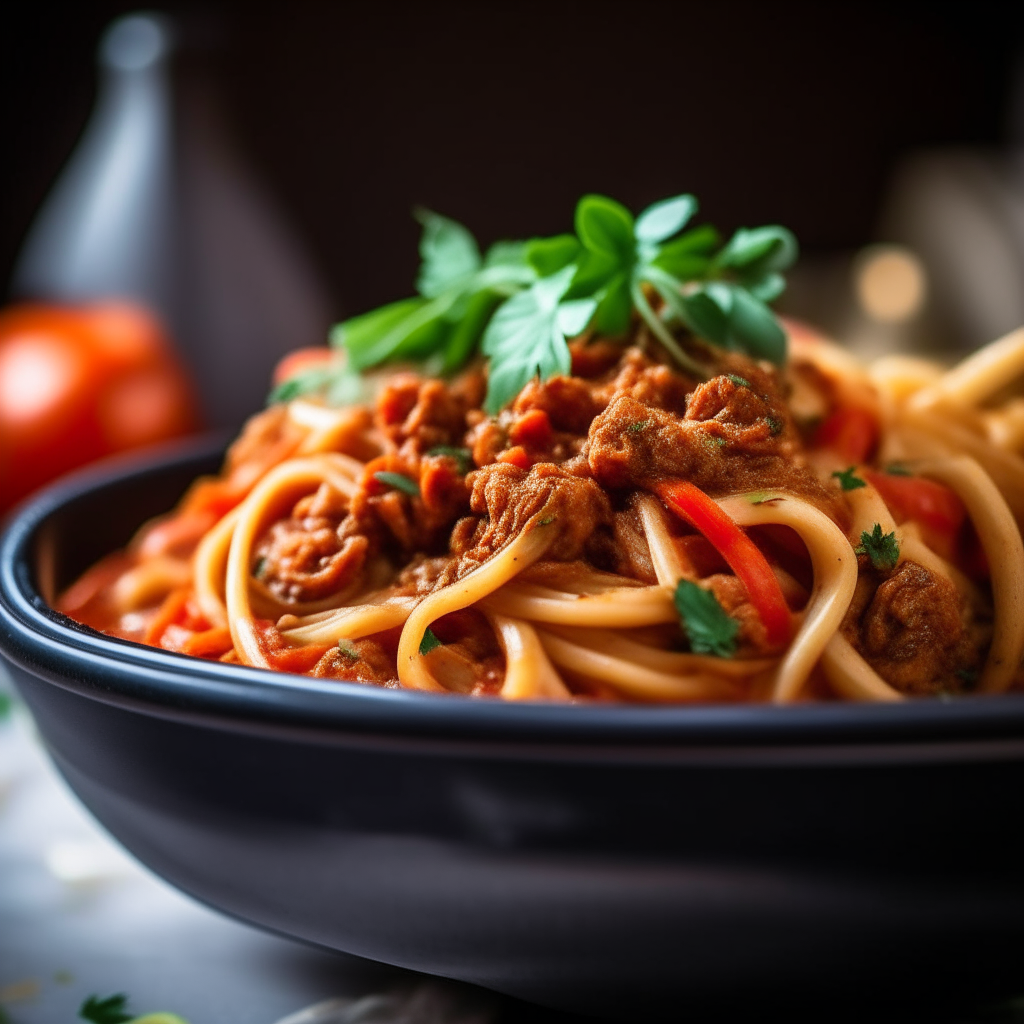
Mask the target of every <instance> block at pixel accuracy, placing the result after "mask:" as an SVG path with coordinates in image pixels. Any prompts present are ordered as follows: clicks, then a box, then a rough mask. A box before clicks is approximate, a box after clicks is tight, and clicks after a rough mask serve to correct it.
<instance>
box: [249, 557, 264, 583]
mask: <svg viewBox="0 0 1024 1024" xmlns="http://www.w3.org/2000/svg"><path fill="white" fill-rule="evenodd" d="M266 568H267V560H266V559H265V558H257V559H256V564H255V565H254V566H253V568H252V574H253V576H255V577H256V579H258V580H261V579H263V573H264V572H265V571H266Z"/></svg>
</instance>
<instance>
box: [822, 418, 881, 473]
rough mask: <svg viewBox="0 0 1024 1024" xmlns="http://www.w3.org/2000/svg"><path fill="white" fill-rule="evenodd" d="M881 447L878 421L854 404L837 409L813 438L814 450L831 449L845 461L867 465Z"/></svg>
mask: <svg viewBox="0 0 1024 1024" xmlns="http://www.w3.org/2000/svg"><path fill="white" fill-rule="evenodd" d="M877 444H878V421H877V420H876V419H875V417H874V416H873V415H872V414H871V413H870V412H868V410H867V409H862V408H860V407H858V406H855V405H847V406H843V407H842V408H840V409H836V411H835V412H834V413H832V415H831V416H829V417H828V418H827V419H826V420H825V422H824V423H822V424H821V426H820V427H818V429H817V431H816V432H815V435H814V441H813V446H814V447H815V448H831V449H832V450H833V451H834V452H835V453H836V454H837V455H838V456H839V457H840V458H841V459H842V460H843V461H844V462H854V463H859V462H866V461H867V459H868V457H869V456H870V455H871V453H872V452H873V451H874V450H875V447H876V446H877Z"/></svg>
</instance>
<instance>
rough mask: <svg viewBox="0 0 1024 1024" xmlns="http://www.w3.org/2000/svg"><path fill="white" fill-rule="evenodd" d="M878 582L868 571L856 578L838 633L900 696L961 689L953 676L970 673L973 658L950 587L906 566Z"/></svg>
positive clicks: (913, 565)
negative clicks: (901, 694) (855, 584)
mask: <svg viewBox="0 0 1024 1024" xmlns="http://www.w3.org/2000/svg"><path fill="white" fill-rule="evenodd" d="M879 580H880V577H879V576H878V574H876V573H875V572H874V571H872V570H868V571H867V572H866V573H865V574H864V575H862V576H861V578H860V580H859V581H858V586H857V593H856V595H855V597H854V600H853V602H852V603H851V605H850V611H849V612H848V613H847V616H846V619H845V620H844V622H843V634H844V635H845V636H846V637H847V639H848V640H849V641H850V642H851V643H852V644H853V645H854V647H856V649H857V650H858V651H859V652H860V654H861V655H862V656H863V657H864V658H865V660H866V661H867V662H868V663H869V664H870V665H871V667H872V668H873V669H874V670H875V671H876V672H877V673H878V674H879V675H880V676H881V677H882V678H883V679H884V680H885V681H886V682H888V683H889V684H890V685H891V686H893V687H895V688H896V689H897V690H899V691H900V692H902V693H910V694H925V693H935V692H936V691H938V690H958V689H962V688H963V686H964V682H963V678H961V676H959V675H958V672H959V673H964V672H965V671H968V672H969V671H970V670H972V669H974V668H975V667H976V663H977V660H978V653H977V651H976V650H975V648H974V645H973V644H972V642H971V640H970V637H969V635H968V633H967V630H966V629H965V626H964V608H963V602H962V601H961V598H960V595H959V594H958V593H957V591H956V588H955V587H954V586H953V584H952V583H950V582H949V581H948V580H947V579H945V578H944V577H942V576H937V575H936V574H934V573H933V572H931V570H929V569H926V568H925V567H924V566H922V565H919V564H918V563H917V562H911V561H907V562H903V563H902V564H901V565H900V566H899V567H898V568H897V569H896V570H894V571H893V573H892V574H891V575H890V576H889V577H888V578H887V579H884V580H881V582H879Z"/></svg>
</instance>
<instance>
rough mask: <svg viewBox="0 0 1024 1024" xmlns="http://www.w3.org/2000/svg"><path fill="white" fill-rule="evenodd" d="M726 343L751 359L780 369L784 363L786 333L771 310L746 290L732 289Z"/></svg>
mask: <svg viewBox="0 0 1024 1024" xmlns="http://www.w3.org/2000/svg"><path fill="white" fill-rule="evenodd" d="M732 293H733V294H732V309H731V310H730V311H729V341H730V342H731V343H732V344H733V345H735V346H737V347H740V348H743V349H744V350H745V351H746V352H748V353H749V354H750V355H752V356H756V357H758V358H760V359H768V360H770V361H771V362H773V363H776V364H777V365H779V366H781V365H782V364H783V363H784V362H785V361H786V334H785V332H784V331H783V330H782V328H781V327H780V326H779V322H778V320H776V319H775V316H774V315H773V314H772V311H771V310H770V309H769V308H768V307H767V306H766V305H765V304H764V303H763V302H761V300H760V299H756V298H754V296H753V295H751V294H750V292H748V291H747V290H746V289H745V288H740V287H734V288H733V289H732Z"/></svg>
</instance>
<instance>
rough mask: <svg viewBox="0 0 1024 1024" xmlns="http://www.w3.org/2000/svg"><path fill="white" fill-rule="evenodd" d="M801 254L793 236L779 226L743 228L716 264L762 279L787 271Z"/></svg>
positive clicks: (732, 239)
mask: <svg viewBox="0 0 1024 1024" xmlns="http://www.w3.org/2000/svg"><path fill="white" fill-rule="evenodd" d="M798 251H799V250H798V247H797V244H796V238H794V237H793V233H792V232H791V231H789V230H788V229H787V228H784V227H781V226H779V225H777V224H772V225H768V226H766V227H762V228H740V229H739V230H738V231H737V232H736V234H734V235H733V236H732V238H730V239H729V242H728V244H727V245H726V247H725V248H724V249H723V250H722V251H721V252H720V253H719V254H718V256H717V258H716V260H715V262H716V263H717V264H718V265H719V266H720V267H728V268H731V269H734V270H740V271H743V272H745V273H747V274H752V275H756V276H758V277H760V276H762V275H764V274H770V273H777V272H779V271H781V270H785V269H786V268H787V267H789V266H790V265H791V264H792V263H793V261H794V260H795V259H796V257H797V253H798Z"/></svg>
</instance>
